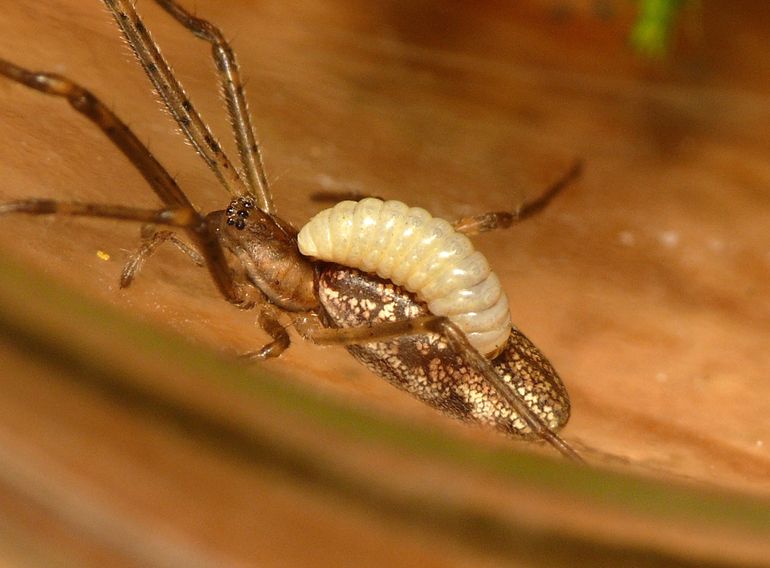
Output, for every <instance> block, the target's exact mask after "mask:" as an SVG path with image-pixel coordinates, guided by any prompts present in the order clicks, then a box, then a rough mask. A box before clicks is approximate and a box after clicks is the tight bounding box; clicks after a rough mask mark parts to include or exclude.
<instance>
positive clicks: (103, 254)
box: [96, 250, 110, 261]
mask: <svg viewBox="0 0 770 568" xmlns="http://www.w3.org/2000/svg"><path fill="white" fill-rule="evenodd" d="M96 256H98V257H99V258H100V259H102V260H105V261H106V260H110V253H108V252H104V251H103V250H98V251H96Z"/></svg>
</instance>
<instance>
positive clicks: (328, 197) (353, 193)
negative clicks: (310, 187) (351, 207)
mask: <svg viewBox="0 0 770 568" xmlns="http://www.w3.org/2000/svg"><path fill="white" fill-rule="evenodd" d="M367 197H374V198H375V199H380V200H381V201H385V200H384V199H382V198H381V197H378V196H376V195H371V194H368V193H364V192H363V191H358V190H355V189H351V190H349V191H344V190H339V191H335V190H322V191H314V192H313V193H311V194H310V201H313V202H314V203H339V202H340V201H361V200H362V199H365V198H367Z"/></svg>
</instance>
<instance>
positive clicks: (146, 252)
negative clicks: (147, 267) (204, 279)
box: [120, 231, 206, 288]
mask: <svg viewBox="0 0 770 568" xmlns="http://www.w3.org/2000/svg"><path fill="white" fill-rule="evenodd" d="M165 242H170V243H171V244H173V245H174V246H176V247H177V248H178V249H179V250H181V251H182V252H183V253H184V254H186V255H187V256H189V257H190V259H191V260H192V261H193V262H194V263H195V264H197V265H198V266H206V261H205V259H204V258H203V257H202V256H201V255H200V253H198V251H197V250H195V249H194V248H192V247H191V246H190V245H188V244H187V243H186V242H184V241H183V240H182V239H180V238H179V237H178V236H177V235H176V233H174V232H173V231H157V232H155V233H153V234H151V235H150V236H149V237H147V238H145V239H144V241H143V242H142V245H141V246H140V247H139V248H138V249H137V250H136V251H135V252H134V253H133V254H132V255H131V256H130V257H129V259H128V261H126V264H125V265H124V266H123V272H122V273H121V275H120V287H121V288H127V287H128V286H130V285H131V283H132V282H133V281H134V279H135V278H136V275H137V274H138V273H139V271H140V270H141V269H142V267H143V266H144V263H145V262H147V259H148V258H150V257H151V256H152V255H153V254H154V253H155V251H156V250H158V247H160V246H161V245H162V244H163V243H165Z"/></svg>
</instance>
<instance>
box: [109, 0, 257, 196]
mask: <svg viewBox="0 0 770 568" xmlns="http://www.w3.org/2000/svg"><path fill="white" fill-rule="evenodd" d="M104 4H105V5H106V6H107V8H108V9H109V10H110V12H112V15H113V16H114V17H115V21H116V22H117V24H118V27H119V28H120V30H121V31H122V32H123V36H124V37H125V38H126V41H127V42H128V45H129V46H130V47H131V49H132V50H133V52H134V54H135V55H136V57H137V59H139V62H140V63H141V65H142V67H143V68H144V70H145V72H146V73H147V76H148V77H149V78H150V81H151V82H152V84H153V85H154V86H155V90H156V91H157V92H158V94H159V95H160V98H161V99H162V100H163V102H164V103H165V105H166V108H167V109H168V111H169V112H170V113H171V116H173V117H174V120H175V121H176V122H177V124H178V125H179V128H180V129H181V130H182V132H184V134H185V136H186V137H187V140H188V141H189V142H190V144H192V146H193V148H195V150H196V151H197V152H198V155H199V156H201V157H202V158H203V160H204V161H205V162H206V164H207V165H208V166H209V168H211V170H212V171H213V172H214V174H215V175H216V176H217V178H218V179H219V181H220V182H221V183H222V185H223V186H224V187H225V188H226V189H227V190H228V191H229V192H230V193H231V194H232V195H234V196H244V195H248V194H249V191H248V188H247V187H246V185H245V184H244V183H243V180H242V179H241V176H240V175H239V173H238V171H237V170H236V169H235V168H234V167H233V165H232V163H231V162H230V160H229V159H228V157H227V156H226V155H225V153H224V151H223V150H222V146H221V145H220V144H219V142H218V141H217V139H216V138H215V137H214V134H213V133H212V132H211V129H209V127H208V126H207V125H206V123H205V122H203V119H202V118H201V115H200V113H199V112H198V111H197V110H196V109H195V107H194V106H193V104H192V102H190V99H189V98H188V96H187V94H186V93H185V91H184V88H183V87H182V85H181V83H180V82H179V81H178V80H177V78H176V77H175V76H174V73H173V72H172V71H171V67H170V66H169V64H168V62H167V61H166V60H165V58H164V57H163V55H162V54H161V53H160V50H159V49H158V46H157V44H156V43H155V41H154V40H153V39H152V37H151V36H150V33H149V31H147V28H146V27H145V25H144V23H143V22H142V20H141V18H140V17H139V14H137V13H136V9H135V8H134V3H133V1H132V0H104Z"/></svg>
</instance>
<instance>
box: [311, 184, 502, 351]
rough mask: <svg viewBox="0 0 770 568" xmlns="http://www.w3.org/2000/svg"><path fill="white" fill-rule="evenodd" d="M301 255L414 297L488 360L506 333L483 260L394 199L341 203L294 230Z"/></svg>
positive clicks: (447, 229)
mask: <svg viewBox="0 0 770 568" xmlns="http://www.w3.org/2000/svg"><path fill="white" fill-rule="evenodd" d="M298 242H299V249H300V251H301V252H302V254H304V255H306V256H311V257H314V258H317V259H319V260H323V261H327V262H334V263H337V264H341V265H343V266H349V267H352V268H357V269H359V270H362V271H364V272H369V273H374V274H377V275H378V276H379V277H381V278H385V279H388V280H390V281H392V282H393V283H394V284H396V285H398V286H402V287H403V288H405V289H406V290H408V291H410V292H413V293H415V294H416V296H417V298H418V299H419V300H421V301H423V302H425V303H426V304H427V305H428V309H429V310H430V312H431V313H432V314H434V315H438V316H446V317H448V318H449V319H451V320H452V321H454V322H455V323H456V324H457V325H458V326H459V327H460V329H462V330H463V332H464V333H465V334H466V336H467V337H468V340H469V341H470V342H471V344H472V345H473V346H474V347H476V349H478V350H479V351H480V352H481V353H483V354H485V355H488V356H493V355H495V354H497V353H498V352H499V351H500V349H501V348H502V347H503V345H505V342H506V340H507V339H508V335H509V334H510V330H511V316H510V312H509V309H508V299H507V297H506V295H505V293H504V292H503V290H502V288H501V286H500V281H499V280H498V279H497V276H495V274H494V273H493V272H492V271H491V270H490V268H489V264H488V263H487V260H486V259H485V258H484V256H483V255H482V254H481V253H480V252H478V251H476V250H474V248H473V245H472V244H471V242H470V240H469V239H468V237H466V236H465V235H463V234H461V233H458V232H457V231H455V230H454V228H453V227H452V225H451V224H450V223H448V222H447V221H445V220H443V219H439V218H436V217H433V216H431V214H430V213H428V212H427V211H425V210H424V209H421V208H419V207H408V206H407V205H405V204H404V203H401V202H400V201H382V200H380V199H374V198H367V199H364V200H362V201H358V202H356V201H342V202H341V203H338V204H337V205H335V206H334V207H332V208H330V209H326V210H324V211H321V212H320V213H318V214H317V215H316V216H315V217H313V218H312V219H311V220H310V221H309V222H308V223H307V224H306V225H305V226H304V227H303V228H302V229H301V230H300V232H299V236H298Z"/></svg>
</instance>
